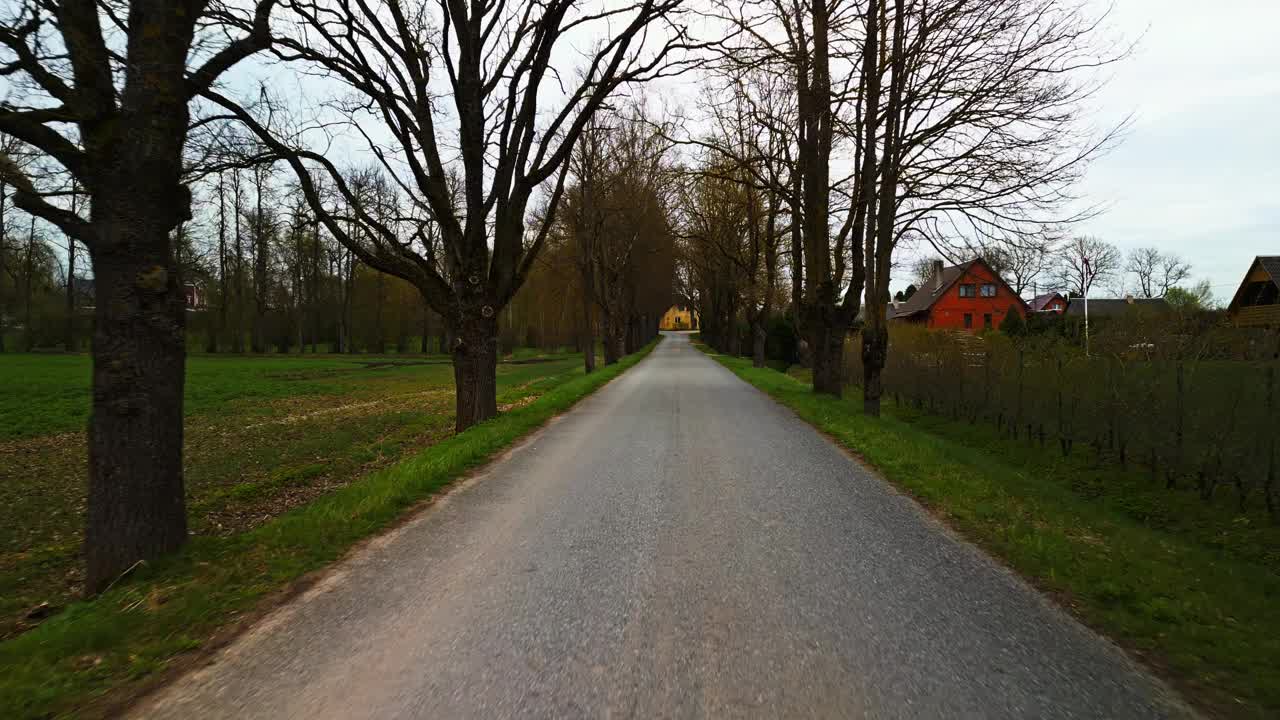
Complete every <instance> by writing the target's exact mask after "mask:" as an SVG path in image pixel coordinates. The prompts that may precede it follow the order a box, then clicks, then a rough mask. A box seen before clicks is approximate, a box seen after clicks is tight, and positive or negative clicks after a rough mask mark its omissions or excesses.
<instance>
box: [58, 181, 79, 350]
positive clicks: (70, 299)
mask: <svg viewBox="0 0 1280 720" xmlns="http://www.w3.org/2000/svg"><path fill="white" fill-rule="evenodd" d="M78 209H79V208H77V207H76V190H75V186H74V185H73V186H72V188H71V212H73V213H74V212H76V211H77V210H78ZM66 304H67V317H66V326H65V327H64V328H63V331H62V347H63V349H64V350H66V351H67V352H75V350H76V240H75V238H73V237H71V236H70V235H68V236H67V303H66Z"/></svg>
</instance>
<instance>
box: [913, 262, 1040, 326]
mask: <svg viewBox="0 0 1280 720" xmlns="http://www.w3.org/2000/svg"><path fill="white" fill-rule="evenodd" d="M1010 312H1016V313H1018V314H1019V315H1021V316H1023V317H1026V315H1027V303H1026V301H1025V300H1023V299H1022V298H1020V297H1018V294H1017V293H1015V292H1014V291H1013V288H1010V287H1009V285H1008V283H1006V282H1005V281H1004V280H1002V279H1001V278H1000V276H999V275H998V274H997V273H996V271H995V270H992V269H991V266H990V265H988V264H987V263H986V261H985V260H983V259H982V258H975V259H973V260H970V261H969V262H966V263H961V264H959V265H953V266H951V267H947V268H944V267H943V266H942V262H941V261H936V262H935V263H934V267H933V273H932V275H931V276H930V277H929V279H928V280H927V281H925V283H924V286H923V287H921V288H920V289H919V290H917V291H916V294H914V295H912V296H911V297H910V298H909V299H908V300H907V301H906V302H904V303H902V304H901V305H899V306H898V307H896V308H894V309H893V310H892V311H891V312H890V314H889V319H890V320H897V321H900V322H914V323H920V324H922V325H925V326H927V327H930V328H935V329H946V330H965V331H967V332H974V333H976V332H978V331H980V330H984V329H992V328H998V327H1000V323H1001V322H1002V321H1003V320H1004V318H1005V315H1006V314H1008V313H1010Z"/></svg>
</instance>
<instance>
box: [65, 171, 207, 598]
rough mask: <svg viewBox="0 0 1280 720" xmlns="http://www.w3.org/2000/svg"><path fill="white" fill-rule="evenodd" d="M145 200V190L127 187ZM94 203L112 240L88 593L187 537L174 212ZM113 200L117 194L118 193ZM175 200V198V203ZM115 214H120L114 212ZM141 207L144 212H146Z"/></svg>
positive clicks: (101, 310)
mask: <svg viewBox="0 0 1280 720" xmlns="http://www.w3.org/2000/svg"><path fill="white" fill-rule="evenodd" d="M129 190H130V192H128V193H127V194H132V195H134V196H135V197H146V196H147V195H148V193H147V192H146V190H145V189H143V188H130V189H129ZM125 194H126V191H125V190H124V189H123V188H121V189H120V190H119V191H112V192H111V193H110V195H109V196H108V197H107V198H99V197H96V196H95V198H94V203H93V211H94V215H95V216H99V214H100V213H101V215H105V216H107V218H109V219H107V222H106V223H105V225H106V226H107V228H108V230H107V233H108V235H115V237H111V238H109V242H104V243H102V245H103V247H101V248H97V249H95V250H94V252H93V260H94V275H95V288H94V290H95V309H94V329H93V410H92V415H91V417H90V420H89V510H88V525H87V527H86V530H85V540H84V548H85V559H86V561H87V576H86V579H85V585H86V590H87V591H88V592H89V593H90V594H92V593H96V592H98V591H101V590H102V589H103V588H105V587H106V586H107V585H108V584H110V583H111V582H112V581H113V580H114V579H115V578H117V577H118V576H119V575H120V574H121V573H122V572H124V571H126V570H128V569H129V567H131V566H132V565H133V564H134V563H135V562H137V561H139V560H145V559H150V558H154V557H157V556H159V555H162V554H165V553H168V552H171V551H173V550H176V549H177V548H178V547H180V546H181V545H182V544H183V543H184V542H186V539H187V520H186V507H185V496H184V492H183V475H182V434H183V428H182V418H183V412H182V408H183V405H182V403H183V396H182V391H183V363H184V360H185V358H186V348H185V335H186V328H185V314H184V312H183V306H184V298H183V292H182V285H181V282H180V281H179V273H178V267H177V265H176V263H175V262H174V258H173V255H172V253H171V252H170V250H169V242H168V235H169V228H170V226H169V225H168V224H167V223H165V222H163V221H162V220H156V219H155V217H156V216H157V215H158V216H159V217H161V218H163V217H164V215H165V214H168V213H172V212H173V211H172V210H171V209H166V208H155V207H152V208H150V212H148V211H147V209H146V208H142V209H140V208H137V207H131V205H133V204H134V203H135V202H137V201H136V200H132V199H130V198H127V197H120V196H121V195H125ZM112 196H114V197H112ZM175 204H176V202H175ZM117 208H119V209H118V210H117ZM139 210H141V211H139Z"/></svg>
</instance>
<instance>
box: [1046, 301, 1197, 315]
mask: <svg viewBox="0 0 1280 720" xmlns="http://www.w3.org/2000/svg"><path fill="white" fill-rule="evenodd" d="M1172 309H1173V308H1171V307H1169V303H1167V302H1165V299H1164V298H1089V317H1115V316H1117V315H1124V314H1125V313H1129V312H1134V311H1146V312H1155V313H1167V312H1170V311H1171V310H1172ZM1067 314H1068V315H1078V316H1080V317H1084V298H1072V299H1071V302H1070V304H1068V305H1067Z"/></svg>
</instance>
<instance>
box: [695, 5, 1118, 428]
mask: <svg viewBox="0 0 1280 720" xmlns="http://www.w3.org/2000/svg"><path fill="white" fill-rule="evenodd" d="M708 15H709V16H710V17H711V18H713V19H714V21H715V22H718V23H721V24H723V25H724V26H725V27H726V28H727V29H728V31H727V33H726V35H727V37H728V39H727V40H726V41H725V42H724V43H721V44H719V45H717V46H716V48H715V52H714V56H713V59H712V60H711V61H710V65H709V72H708V76H709V80H708V85H709V87H708V92H706V93H704V94H703V95H704V97H706V98H709V100H707V101H706V103H705V104H706V108H705V109H706V110H707V113H706V114H707V116H708V117H710V118H711V119H712V123H713V125H714V129H713V130H712V131H710V132H690V133H687V134H685V135H684V136H682V137H681V138H680V140H681V141H682V142H684V143H688V144H690V145H693V146H696V147H699V148H701V149H702V150H704V151H705V153H706V158H705V160H704V162H703V163H702V164H701V167H702V171H703V174H704V175H705V174H707V173H710V174H711V175H714V176H715V177H717V178H720V179H726V178H727V179H730V180H732V181H733V182H736V183H738V184H740V185H742V186H744V187H746V188H747V189H748V191H749V192H748V194H747V198H748V199H747V201H746V204H745V205H744V207H746V206H750V207H760V206H763V207H764V208H766V209H765V210H763V213H764V214H765V215H767V217H765V219H764V220H763V221H762V223H759V222H744V223H741V224H742V225H743V227H742V228H740V229H739V230H738V231H737V232H738V233H739V234H740V235H741V236H742V237H743V238H747V237H750V236H751V234H753V233H759V232H762V234H763V236H764V237H765V238H769V239H770V240H773V239H777V237H778V233H781V234H783V235H785V236H786V238H787V240H788V245H789V247H788V248H787V249H786V251H784V252H781V253H778V254H777V256H776V257H773V258H772V259H773V261H774V262H776V263H782V262H786V266H785V267H783V266H781V265H778V266H776V267H774V266H771V267H769V268H767V269H766V270H765V272H764V282H763V285H764V287H765V288H767V287H768V284H769V279H768V278H769V277H777V276H779V275H781V274H783V273H785V274H787V275H789V277H790V281H791V282H790V284H791V299H790V300H791V303H790V312H791V314H792V317H793V320H794V322H795V323H796V325H797V326H798V329H799V332H800V333H801V335H802V336H803V338H804V339H805V341H806V343H807V346H808V348H807V352H808V354H809V359H810V362H811V364H812V368H813V386H814V390H815V391H818V392H823V393H830V394H835V395H839V394H840V392H841V388H842V384H843V377H842V375H843V373H842V367H843V365H844V363H843V362H842V354H843V351H844V345H845V341H846V339H847V337H848V335H849V332H850V330H851V329H853V328H854V327H859V328H860V330H861V332H860V337H861V349H860V353H861V363H860V365H861V367H862V371H863V377H862V378H861V380H862V386H863V392H864V397H865V401H864V403H865V405H864V406H865V410H866V412H867V413H868V414H871V415H876V414H878V412H879V406H880V398H881V395H882V383H881V379H880V376H881V373H882V371H883V369H884V367H885V362H886V354H887V352H888V334H887V326H886V305H887V301H888V299H889V291H888V289H889V281H890V275H891V273H892V271H893V259H894V252H895V250H896V249H898V248H899V247H900V246H904V244H905V243H910V244H917V245H918V244H921V243H925V244H929V245H932V246H933V247H934V248H936V249H937V250H938V251H939V252H941V253H943V254H946V255H948V256H957V257H958V256H963V255H965V254H968V253H971V252H973V251H974V250H975V249H976V248H981V247H988V246H990V245H993V244H1005V245H1009V246H1012V247H1025V246H1028V245H1035V244H1038V243H1043V242H1045V241H1046V240H1045V238H1046V237H1047V236H1048V234H1049V232H1048V231H1049V230H1050V229H1058V228H1061V227H1062V226H1063V225H1065V224H1069V223H1071V222H1072V221H1075V220H1079V219H1082V218H1083V217H1087V216H1088V215H1089V214H1090V213H1089V211H1087V210H1085V211H1080V210H1078V209H1077V210H1074V211H1073V210H1071V208H1072V207H1075V206H1076V203H1074V202H1073V201H1074V200H1075V199H1076V198H1074V197H1073V195H1072V193H1071V188H1072V186H1073V183H1074V181H1076V180H1077V179H1078V178H1079V176H1080V174H1081V172H1083V170H1084V168H1085V166H1086V165H1087V163H1088V161H1089V160H1090V159H1091V158H1093V157H1094V156H1096V155H1097V154H1098V153H1099V152H1101V151H1102V150H1104V149H1106V148H1107V147H1108V146H1109V145H1110V144H1111V142H1112V141H1113V140H1114V138H1115V137H1116V131H1115V129H1112V130H1109V131H1102V132H1096V131H1094V130H1093V129H1092V128H1088V127H1085V126H1084V124H1083V123H1081V121H1080V114H1081V113H1082V111H1083V110H1084V109H1085V107H1086V104H1087V102H1088V101H1089V99H1090V98H1091V97H1092V95H1093V93H1094V92H1095V90H1096V89H1097V77H1098V75H1097V72H1096V71H1097V69H1098V67H1099V66H1101V65H1106V64H1107V63H1110V62H1112V61H1114V60H1116V59H1117V58H1119V57H1120V56H1122V55H1123V49H1117V48H1115V47H1114V46H1112V45H1111V44H1110V43H1108V42H1107V41H1106V40H1105V38H1103V37H1101V35H1100V34H1099V27H1100V19H1099V18H1096V17H1092V16H1090V15H1088V14H1087V12H1086V10H1085V9H1084V6H1083V4H1080V3H1073V2H1063V1H1060V0H993V1H992V2H983V3H974V2H968V0H941V1H937V0H935V1H933V2H924V1H923V0H828V1H826V2H816V3H802V4H797V3H790V2H785V1H784V0H762V1H761V2H748V3H742V2H730V1H728V0H715V1H714V2H712V3H711V8H710V9H709V11H708ZM742 126H747V127H749V128H750V132H746V133H744V132H742V131H741V127H742ZM753 192H754V193H763V195H764V200H763V202H761V201H760V200H758V199H755V198H756V196H755V195H752V194H751V193H753ZM689 224H690V227H693V226H694V225H696V224H697V223H696V221H695V220H694V219H692V218H690V220H689ZM761 227H763V228H764V230H763V231H761V230H760V228H761ZM784 228H785V230H783V229H784ZM771 233H772V234H771ZM688 235H697V231H696V230H691V231H690V232H686V233H682V236H688ZM742 242H743V244H744V246H751V245H752V241H749V240H745V239H744V240H743V241H742ZM723 245H724V243H722V242H719V241H712V240H709V239H708V238H706V237H704V238H702V239H701V240H699V242H697V243H693V244H686V246H687V248H688V251H689V252H690V253H691V254H692V256H696V258H697V259H696V260H693V259H691V260H688V261H687V264H688V268H686V270H685V271H684V273H682V276H683V277H685V279H686V280H687V288H686V292H687V293H688V294H689V295H690V296H691V297H692V298H693V299H694V300H695V303H696V304H697V305H698V306H699V307H700V308H702V309H703V315H704V317H706V318H707V320H708V321H709V322H710V325H709V326H708V327H709V329H712V330H713V332H712V333H711V336H710V337H711V339H713V340H718V341H719V342H720V343H721V344H722V345H725V346H726V347H722V348H721V349H729V348H728V347H727V345H728V344H731V343H733V342H736V340H735V339H734V338H735V337H736V334H735V333H732V332H729V333H723V334H722V333H719V332H716V331H715V330H714V329H715V327H716V323H724V322H728V321H729V320H730V319H734V320H735V321H736V318H737V317H740V316H739V315H738V314H737V313H738V311H739V309H738V308H725V307H724V303H725V302H733V301H735V300H736V299H737V298H749V299H748V300H747V304H748V305H749V307H746V308H742V310H743V311H745V313H746V315H747V317H748V318H754V316H755V315H757V314H759V313H760V312H761V311H762V309H764V308H766V303H770V302H772V301H773V299H774V298H773V296H772V294H771V293H769V292H758V293H757V292H750V291H748V288H749V287H753V284H754V283H759V282H760V280H759V278H758V277H757V274H756V273H754V272H751V271H750V269H749V268H747V269H746V270H744V271H742V272H738V273H737V276H738V278H739V279H738V280H736V281H735V280H733V276H734V274H735V273H734V272H728V271H727V270H726V271H722V272H719V273H718V274H716V278H717V280H716V282H718V283H720V284H719V285H717V284H716V283H714V282H709V281H707V280H706V276H707V273H708V268H711V267H712V266H714V265H716V264H717V263H721V260H720V259H717V258H716V257H715V255H716V254H717V253H720V252H721V249H722V247H723ZM768 246H769V242H768V241H766V242H762V243H761V247H762V248H767V247H768ZM761 256H762V262H764V258H763V256H764V253H763V252H762V253H761ZM686 257H688V256H686ZM721 264H723V263H721ZM726 267H727V266H726ZM738 269H739V270H743V269H742V268H738ZM724 282H730V283H731V284H730V285H729V286H728V287H725V286H724V285H723V283H724ZM859 318H860V323H859V322H858V319H859ZM749 323H750V324H751V325H753V326H756V327H760V326H762V325H763V324H764V323H759V322H757V321H756V320H754V319H749ZM754 333H755V331H753V335H754Z"/></svg>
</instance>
